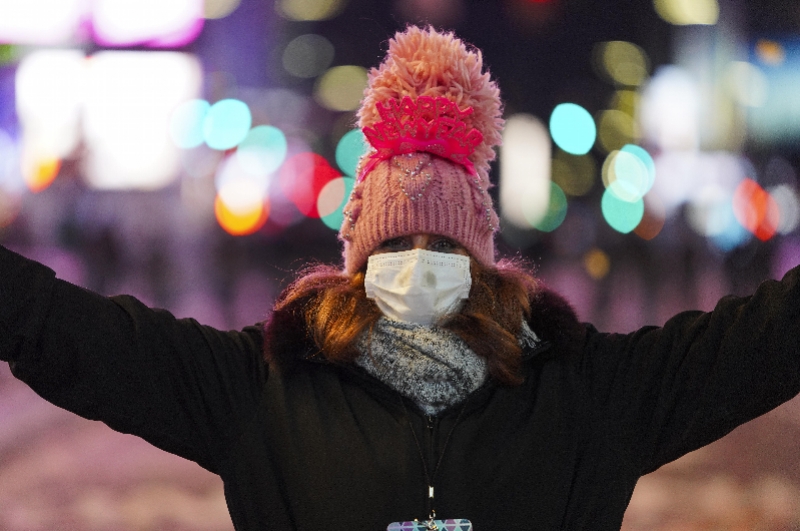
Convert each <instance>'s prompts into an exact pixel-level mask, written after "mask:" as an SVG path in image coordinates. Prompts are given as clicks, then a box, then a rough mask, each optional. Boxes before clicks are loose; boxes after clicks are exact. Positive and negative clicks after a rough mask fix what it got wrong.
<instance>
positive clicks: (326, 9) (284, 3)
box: [275, 0, 347, 21]
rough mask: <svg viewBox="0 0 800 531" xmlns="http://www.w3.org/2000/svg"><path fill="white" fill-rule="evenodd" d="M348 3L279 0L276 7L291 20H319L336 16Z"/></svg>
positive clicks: (343, 0)
mask: <svg viewBox="0 0 800 531" xmlns="http://www.w3.org/2000/svg"><path fill="white" fill-rule="evenodd" d="M346 5H347V2H346V1H345V0H278V1H277V2H275V8H276V9H277V10H278V13H280V14H281V15H283V16H284V17H286V18H288V19H289V20H297V21H319V20H327V19H330V18H333V17H335V16H336V15H338V14H339V13H341V11H342V10H343V9H344V7H345V6H346Z"/></svg>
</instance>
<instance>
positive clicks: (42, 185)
mask: <svg viewBox="0 0 800 531" xmlns="http://www.w3.org/2000/svg"><path fill="white" fill-rule="evenodd" d="M60 169H61V160H59V159H57V158H55V157H52V158H45V159H38V160H35V161H33V162H32V164H30V166H28V167H26V168H25V171H24V172H23V173H24V179H25V184H26V185H27V187H28V189H29V190H30V191H31V192H33V193H38V192H41V191H42V190H44V189H46V188H47V187H48V186H50V185H51V184H52V183H53V181H54V180H55V178H56V176H57V175H58V172H59V170H60Z"/></svg>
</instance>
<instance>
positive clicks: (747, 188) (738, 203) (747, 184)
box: [733, 179, 780, 242]
mask: <svg viewBox="0 0 800 531" xmlns="http://www.w3.org/2000/svg"><path fill="white" fill-rule="evenodd" d="M733 213H734V215H735V216H736V219H737V220H738V221H739V223H741V224H742V226H743V227H744V228H745V229H747V230H748V231H750V232H752V233H753V235H754V236H755V237H756V238H758V239H759V240H761V241H762V242H765V241H767V240H769V239H770V238H772V237H773V236H774V235H775V232H777V230H778V222H779V220H780V209H779V208H778V203H777V202H776V201H775V199H774V198H773V197H772V196H771V195H770V194H769V192H767V191H766V190H764V189H763V188H761V186H760V185H759V184H758V183H757V182H755V181H754V180H752V179H745V180H744V181H742V183H741V184H739V186H738V187H736V191H735V192H734V194H733Z"/></svg>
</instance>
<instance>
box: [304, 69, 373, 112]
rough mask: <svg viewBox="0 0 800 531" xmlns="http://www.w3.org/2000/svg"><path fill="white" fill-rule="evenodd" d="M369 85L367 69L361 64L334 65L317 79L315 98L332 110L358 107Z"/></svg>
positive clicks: (347, 109)
mask: <svg viewBox="0 0 800 531" xmlns="http://www.w3.org/2000/svg"><path fill="white" fill-rule="evenodd" d="M366 86H367V70H366V69H365V68H364V67H361V66H352V65H345V66H334V67H333V68H330V69H328V70H327V71H326V72H325V73H324V74H323V75H322V76H320V78H319V79H318V80H317V84H316V86H315V87H314V98H315V99H316V100H317V102H318V103H319V104H320V105H322V106H323V107H325V108H326V109H330V110H332V111H353V110H355V109H357V108H358V106H359V104H360V103H361V98H362V96H363V94H364V89H365V88H366Z"/></svg>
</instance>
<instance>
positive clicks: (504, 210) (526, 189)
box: [499, 113, 552, 229]
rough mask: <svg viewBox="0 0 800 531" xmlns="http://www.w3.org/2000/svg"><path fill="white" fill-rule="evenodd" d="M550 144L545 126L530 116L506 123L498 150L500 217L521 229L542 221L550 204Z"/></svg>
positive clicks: (513, 119)
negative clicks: (531, 222) (534, 221)
mask: <svg viewBox="0 0 800 531" xmlns="http://www.w3.org/2000/svg"><path fill="white" fill-rule="evenodd" d="M551 148H552V142H551V140H550V136H549V134H548V132H547V128H546V127H545V125H544V124H543V123H542V122H541V121H540V120H539V119H538V118H536V117H535V116H532V115H530V114H522V113H520V114H514V115H512V116H510V117H509V118H508V120H507V121H506V126H505V129H504V130H503V144H502V147H501V149H500V201H499V202H500V215H501V216H502V217H503V220H504V221H507V222H508V223H510V224H511V225H514V226H515V227H517V228H520V229H530V228H531V224H530V222H529V221H528V220H529V219H535V220H538V219H541V218H542V217H544V216H545V214H546V213H547V210H548V207H549V204H550V171H551V168H550V162H551V154H550V150H551Z"/></svg>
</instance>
